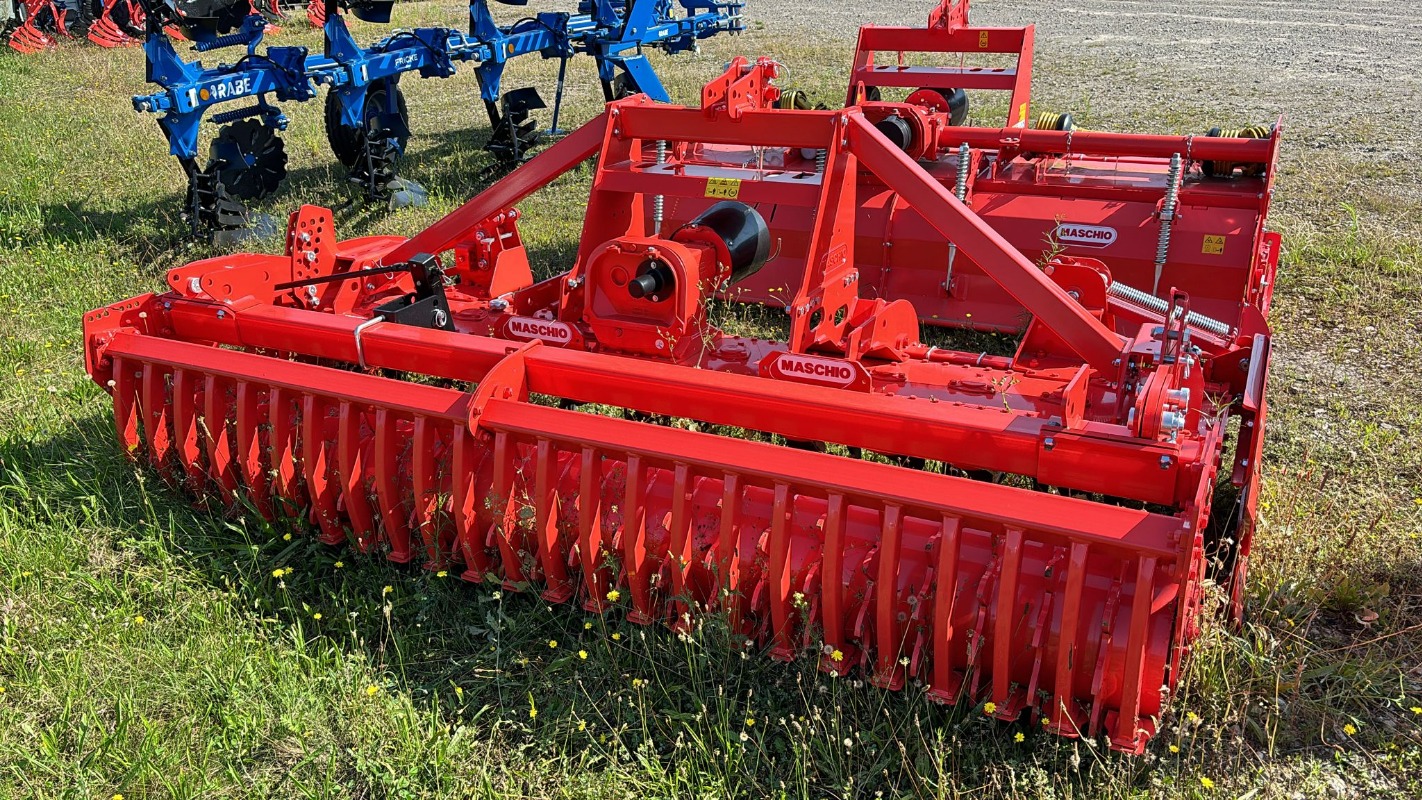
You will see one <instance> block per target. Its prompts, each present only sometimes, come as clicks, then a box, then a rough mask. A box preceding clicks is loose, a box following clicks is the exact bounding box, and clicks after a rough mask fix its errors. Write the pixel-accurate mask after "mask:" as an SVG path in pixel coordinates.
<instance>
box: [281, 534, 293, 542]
mask: <svg viewBox="0 0 1422 800" xmlns="http://www.w3.org/2000/svg"><path fill="white" fill-rule="evenodd" d="M281 540H282V541H283V542H289V541H291V534H289V533H287V534H283V535H282V537H281Z"/></svg>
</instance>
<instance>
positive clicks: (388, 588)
mask: <svg viewBox="0 0 1422 800" xmlns="http://www.w3.org/2000/svg"><path fill="white" fill-rule="evenodd" d="M393 591H395V587H394V586H386V587H385V588H384V589H381V590H380V594H382V595H387V594H390V593H391V592H393Z"/></svg>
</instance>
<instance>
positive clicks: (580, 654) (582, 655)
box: [578, 650, 588, 661]
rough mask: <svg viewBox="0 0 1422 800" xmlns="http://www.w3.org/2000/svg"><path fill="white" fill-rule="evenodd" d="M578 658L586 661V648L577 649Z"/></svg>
mask: <svg viewBox="0 0 1422 800" xmlns="http://www.w3.org/2000/svg"><path fill="white" fill-rule="evenodd" d="M578 658H581V659H582V660H584V661H587V660H588V651H586V650H579V651H578Z"/></svg>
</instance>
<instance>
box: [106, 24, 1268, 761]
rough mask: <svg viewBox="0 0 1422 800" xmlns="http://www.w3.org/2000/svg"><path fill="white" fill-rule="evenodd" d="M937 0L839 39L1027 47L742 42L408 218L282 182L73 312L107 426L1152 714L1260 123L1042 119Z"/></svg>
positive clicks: (1181, 644) (1127, 715) (962, 668)
mask: <svg viewBox="0 0 1422 800" xmlns="http://www.w3.org/2000/svg"><path fill="white" fill-rule="evenodd" d="M966 5H967V4H966V3H965V2H964V3H961V4H958V3H954V2H951V0H950V2H945V4H944V7H943V8H942V9H940V11H939V12H938V13H937V14H936V15H935V19H934V24H933V25H932V26H931V27H930V28H928V29H925V30H885V29H875V28H869V29H866V31H865V34H864V38H863V39H862V40H861V45H864V46H866V47H868V48H870V49H875V48H881V47H886V46H887V47H892V48H893V49H894V50H899V49H904V48H907V49H910V50H913V49H921V50H925V51H929V52H949V53H957V52H965V51H966V52H977V51H979V50H992V49H994V48H998V49H1001V50H1004V51H1008V52H1014V51H1015V52H1018V53H1019V55H1020V58H1019V62H1018V67H1017V69H1016V70H996V71H994V70H986V69H984V70H981V71H972V70H970V69H969V68H966V67H956V68H953V69H934V68H922V67H904V68H901V67H899V66H897V65H891V66H888V67H884V66H876V65H874V64H873V63H872V61H870V60H868V59H866V58H864V57H863V56H861V60H858V63H857V65H856V69H855V73H854V75H855V80H854V86H853V87H852V89H851V99H852V100H853V103H852V104H851V105H850V106H848V107H846V108H844V109H841V110H798V109H781V108H776V107H775V106H776V105H777V101H778V100H781V99H782V98H781V94H780V90H779V89H778V88H777V87H776V86H774V84H773V82H772V81H773V78H774V77H775V74H776V71H777V67H776V65H775V64H774V63H773V62H770V61H766V60H762V61H760V62H757V63H755V64H750V63H746V62H745V61H743V60H738V61H737V62H735V63H733V64H732V66H731V68H730V70H729V71H728V72H727V74H726V75H724V76H723V77H721V78H719V79H717V80H716V81H714V82H712V83H711V84H709V85H708V86H707V87H706V88H705V90H704V93H703V98H702V107H701V108H699V109H697V108H683V107H676V106H659V105H655V104H652V103H650V102H649V101H648V100H647V99H646V98H645V96H635V97H632V98H629V99H625V100H618V101H615V102H613V103H610V104H609V105H608V108H607V110H606V112H605V113H604V114H602V115H601V116H600V117H598V118H597V119H596V120H594V121H593V122H591V123H589V124H588V125H586V126H584V127H583V128H581V129H579V130H578V131H576V132H574V133H573V134H571V135H570V136H568V137H567V138H566V139H564V140H562V141H561V142H559V143H557V144H555V145H553V146H552V147H551V148H549V149H548V150H547V151H545V152H544V153H542V154H540V155H539V156H537V157H536V158H534V159H533V160H532V161H530V162H529V163H527V164H526V165H525V166H523V167H521V168H520V169H518V170H516V171H515V172H514V173H513V174H512V175H510V176H509V177H508V178H506V179H504V180H503V181H501V182H499V183H497V184H495V185H494V186H493V187H491V188H490V189H488V190H487V191H485V192H483V193H482V194H480V195H479V196H477V197H476V198H474V199H473V200H471V201H470V202H469V203H467V204H466V205H465V206H464V207H462V208H461V209H459V210H457V211H455V212H454V213H452V214H451V215H449V216H448V217H446V218H445V219H443V220H441V221H439V222H437V223H436V224H434V225H433V226H431V227H430V228H428V229H427V230H425V231H423V232H421V233H419V234H417V235H416V236H414V237H412V238H410V239H403V238H400V237H388V236H386V237H366V238H361V239H354V240H347V241H340V240H338V239H337V238H336V234H335V231H334V230H333V225H332V217H331V214H330V212H328V211H326V210H324V209H320V208H316V207H311V206H307V207H304V208H302V209H301V210H300V211H298V212H296V213H294V214H293V215H292V217H291V221H290V228H289V231H288V236H287V248H286V252H285V254H283V255H238V256H223V257H218V258H212V259H208V260H205V261H199V262H196V263H193V264H190V265H188V266H185V267H182V268H179V269H175V270H173V271H172V272H170V273H169V275H168V289H167V291H165V292H163V293H161V294H150V295H143V296H140V297H136V298H132V299H130V300H127V301H124V302H122V303H118V304H115V305H112V306H109V307H107V308H103V309H100V310H97V311H95V312H93V313H91V314H89V315H88V317H87V318H86V320H85V338H86V348H87V349H86V357H87V367H88V370H89V372H90V374H91V375H92V376H93V378H94V380H95V381H97V382H98V383H99V384H100V385H102V386H105V387H107V389H108V391H109V392H110V393H111V394H112V395H113V410H114V416H115V421H116V426H117V431H118V436H119V439H120V441H121V443H122V446H123V449H124V452H125V453H127V454H129V455H130V456H131V457H133V458H134V459H137V460H141V461H145V462H147V463H148V464H150V465H151V466H152V468H154V469H155V470H156V471H157V472H158V473H159V474H161V475H162V476H164V477H165V478H166V479H167V480H169V481H170V482H171V483H172V484H174V485H176V486H182V487H185V488H186V489H187V490H188V491H190V492H193V493H195V494H197V495H199V496H201V497H205V498H209V499H210V500H211V501H212V502H213V503H214V504H221V505H224V506H227V507H231V508H237V507H239V506H245V507H248V508H252V509H255V510H256V511H258V512H260V513H261V514H263V515H265V516H267V517H268V518H270V519H277V518H280V517H293V518H296V519H297V520H299V521H309V522H310V524H312V525H314V526H316V527H317V528H318V529H319V532H320V537H321V538H322V539H323V540H324V541H326V542H330V543H332V544H335V543H339V542H350V543H352V544H353V546H355V547H357V548H359V549H361V550H363V551H375V552H383V553H385V554H386V556H387V557H388V558H389V559H391V560H394V561H398V562H405V561H409V560H412V559H416V558H419V559H422V560H423V561H424V562H425V563H427V564H428V565H430V566H431V567H436V568H448V567H450V566H461V567H462V574H463V576H464V577H465V578H466V579H468V580H472V581H488V580H493V581H497V582H500V583H501V584H502V585H504V586H506V587H508V588H510V589H526V590H536V591H538V592H540V593H541V594H542V595H543V596H544V597H546V598H548V599H549V600H550V601H572V600H577V601H579V602H581V603H582V604H583V605H585V606H586V607H587V608H588V609H590V610H593V611H599V612H600V611H604V610H606V609H607V608H608V606H609V605H610V602H609V599H608V597H609V593H610V592H611V591H612V590H613V589H615V588H616V589H619V590H620V593H621V594H622V595H625V596H626V597H627V598H628V599H627V600H626V601H624V602H625V603H627V604H628V605H629V606H630V616H631V618H632V619H633V620H635V621H637V622H641V623H650V622H653V621H657V620H666V621H669V622H671V623H672V624H686V623H687V622H688V621H690V620H694V618H695V615H696V614H697V613H700V612H701V611H702V610H704V609H715V610H721V611H724V612H725V613H727V614H728V615H729V618H730V619H731V621H732V624H733V625H734V626H735V627H736V629H737V630H739V631H741V632H743V633H744V634H746V635H747V636H748V637H750V638H752V639H754V640H755V641H757V642H760V643H761V644H763V645H764V646H766V647H767V648H768V650H769V653H770V654H771V655H772V656H773V657H775V658H780V659H789V658H792V657H795V656H796V655H797V654H804V653H806V652H809V653H812V654H814V657H817V658H820V659H821V665H822V667H823V668H824V669H826V670H832V671H835V672H841V673H843V672H847V671H849V670H850V669H852V668H856V667H857V668H859V669H862V670H863V671H864V672H865V673H866V674H867V675H869V676H870V677H871V679H872V680H873V681H874V682H875V683H876V684H877V685H880V686H884V687H889V688H898V687H901V686H903V685H904V683H905V682H906V681H907V680H910V679H917V680H921V681H923V682H924V683H925V684H926V685H927V686H928V687H929V689H928V691H929V692H930V694H931V695H932V696H933V697H935V698H937V699H940V700H942V701H944V702H948V703H955V702H969V703H978V702H985V701H991V702H992V703H993V704H994V706H995V708H994V713H995V715H996V716H998V717H1001V718H1003V719H1017V718H1019V717H1020V716H1022V715H1024V714H1030V715H1034V716H1036V717H1039V718H1040V719H1041V721H1042V723H1043V724H1044V726H1045V727H1046V728H1047V729H1048V730H1051V731H1054V732H1056V733H1059V734H1061V735H1064V736H1096V735H1099V734H1101V733H1105V734H1106V735H1107V736H1109V739H1110V743H1111V745H1112V746H1113V747H1115V748H1117V749H1120V750H1125V751H1129V752H1141V750H1142V749H1143V748H1144V747H1145V745H1146V742H1147V740H1148V739H1149V738H1150V736H1151V735H1152V734H1153V733H1154V731H1155V729H1156V725H1157V721H1158V718H1159V715H1160V714H1161V713H1162V709H1163V705H1164V704H1165V702H1166V701H1167V699H1168V697H1169V695H1170V694H1171V691H1172V689H1173V687H1174V686H1175V685H1176V683H1177V681H1178V680H1179V676H1180V670H1181V667H1182V659H1183V658H1184V657H1185V656H1186V654H1187V652H1188V649H1189V646H1190V643H1191V642H1192V641H1193V640H1194V639H1195V638H1196V636H1197V635H1198V631H1199V627H1198V623H1199V618H1200V610H1201V606H1202V601H1203V596H1204V586H1205V580H1206V576H1207V573H1212V574H1213V575H1214V576H1216V577H1217V579H1218V580H1219V581H1220V582H1221V583H1222V585H1223V586H1225V587H1226V589H1227V591H1228V592H1229V598H1230V601H1231V604H1232V606H1233V608H1234V610H1235V612H1236V613H1237V612H1238V609H1239V605H1240V602H1241V588H1242V583H1243V576H1244V571H1245V567H1246V565H1247V562H1248V555H1249V547H1250V539H1251V533H1252V530H1253V526H1254V509H1255V495H1256V486H1257V482H1258V476H1259V456H1260V449H1261V444H1262V437H1263V428H1264V422H1265V413H1266V403H1265V398H1264V385H1265V376H1266V370H1267V365H1268V360H1269V342H1270V334H1269V329H1268V326H1267V324H1266V323H1265V313H1266V312H1267V310H1268V305H1269V299H1270V293H1271V288H1272V283H1273V281H1272V278H1273V276H1274V271H1275V267H1276V263H1277V258H1278V255H1279V241H1278V238H1277V237H1276V236H1274V235H1272V234H1268V233H1265V232H1264V228H1263V222H1264V217H1265V213H1266V209H1267V205H1268V200H1269V197H1270V193H1271V183H1272V176H1273V172H1274V163H1275V159H1276V155H1277V152H1278V145H1279V135H1278V131H1277V129H1275V130H1273V131H1267V136H1266V137H1265V138H1240V137H1221V136H1200V137H1190V136H1139V135H1126V134H1108V133H1088V132H1080V131H1072V130H1030V129H1028V128H1027V127H1026V126H1025V125H1024V124H1023V123H1024V122H1025V121H1026V120H1027V119H1029V117H1028V110H1029V108H1028V102H1029V101H1028V95H1027V89H1026V87H1027V83H1026V78H1027V76H1026V75H1025V72H1026V71H1027V70H1028V69H1030V58H1029V54H1028V51H1027V48H1028V47H1029V46H1030V40H1031V29H1030V28H1027V29H976V28H969V27H966V20H965V18H964V16H963V14H964V12H965V10H966ZM878 37H885V38H884V39H883V41H882V42H881V41H879V40H878ZM980 45H981V47H980ZM910 83H911V84H912V85H913V86H915V87H928V88H931V89H943V90H947V89H958V88H962V87H965V86H966V87H968V88H972V89H983V88H1003V89H1005V90H1007V91H1011V92H1013V95H1014V96H1013V103H1012V109H1013V111H1012V119H1011V120H1009V127H1003V128H976V127H960V126H954V125H951V124H950V123H951V121H952V117H953V113H954V110H953V109H952V108H950V107H949V106H950V105H952V104H951V103H950V102H947V100H948V99H950V98H951V97H953V96H954V95H955V93H954V92H951V91H935V92H933V93H932V94H931V95H930V94H924V93H916V94H915V95H914V96H913V97H911V98H910V100H909V101H905V102H885V101H871V100H866V99H863V98H864V97H865V96H866V95H869V94H870V92H869V89H870V87H873V86H876V85H886V86H890V87H892V86H895V85H899V86H902V85H906V84H910ZM915 98H916V99H915ZM1062 127H1068V128H1069V126H1062ZM595 155H596V156H597V169H596V174H595V177H594V179H593V184H592V190H591V197H590V198H589V201H588V205H587V214H586V221H585V223H584V228H583V233H582V238H581V244H580V247H579V249H578V253H577V256H576V258H575V259H574V261H573V263H572V264H571V265H570V266H569V268H568V270H567V271H566V272H563V273H562V274H559V275H557V276H555V277H552V278H549V279H546V280H541V281H535V280H534V278H533V275H532V272H531V270H530V267H529V260H528V257H527V254H526V252H525V249H524V245H523V242H522V239H521V238H520V234H519V227H520V225H525V224H526V221H525V220H524V219H523V218H522V217H521V215H520V214H519V212H518V211H516V210H514V208H513V206H514V204H516V203H518V202H519V201H521V200H522V199H523V198H525V197H527V196H528V195H529V194H530V193H532V192H533V191H535V190H537V189H539V188H540V187H544V186H547V185H548V184H549V183H550V182H551V181H553V180H554V179H555V178H556V177H557V176H559V175H561V174H563V173H565V172H567V171H569V170H571V169H573V168H575V167H577V166H578V165H579V164H581V163H582V162H584V161H585V160H587V159H588V158H590V157H593V156H595ZM718 298H719V299H718ZM725 300H740V301H744V302H758V303H768V304H772V305H775V306H779V307H783V308H784V309H785V311H786V314H787V320H788V331H787V334H786V336H785V337H784V339H785V340H784V341H771V340H766V339H764V338H754V337H745V336H737V335H733V334H731V333H728V332H725V331H723V330H720V329H718V327H717V326H716V325H715V324H713V322H712V318H713V316H716V315H715V314H713V313H712V311H711V309H713V308H715V307H717V304H718V303H721V302H723V301H725ZM926 326H934V327H945V328H986V329H991V330H998V331H1001V330H1015V331H1021V332H1022V333H1021V339H1020V343H1019V345H1018V347H1017V350H1016V353H1015V355H1012V356H1010V357H1009V356H999V355H987V354H981V353H978V352H960V351H957V350H953V349H949V348H946V347H943V346H930V345H929V344H925V343H924V341H925V338H929V339H933V338H935V337H937V338H939V339H941V338H942V337H943V336H944V335H945V332H942V331H937V330H927V329H926ZM411 375H423V376H427V377H430V378H435V379H437V380H422V381H419V382H412V381H408V380H404V378H406V377H407V376H411ZM608 409H613V410H614V412H613V413H612V414H609V413H608ZM618 409H620V410H622V414H621V415H618V414H617V413H616V411H615V410H618ZM1236 419H1237V420H1238V427H1237V428H1234V427H1233V425H1234V423H1235V420H1236ZM1231 430H1234V431H1237V433H1235V434H1234V436H1235V441H1234V442H1233V443H1232V446H1231V445H1230V443H1229V441H1228V440H1230V439H1231Z"/></svg>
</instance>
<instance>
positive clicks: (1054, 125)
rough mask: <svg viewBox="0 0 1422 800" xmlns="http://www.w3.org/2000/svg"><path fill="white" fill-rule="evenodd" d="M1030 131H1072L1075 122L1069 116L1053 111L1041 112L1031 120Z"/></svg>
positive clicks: (1075, 128)
mask: <svg viewBox="0 0 1422 800" xmlns="http://www.w3.org/2000/svg"><path fill="white" fill-rule="evenodd" d="M1032 129H1033V130H1037V131H1074V130H1078V128H1077V127H1076V120H1074V119H1072V116H1071V115H1070V114H1058V113H1056V112H1053V111H1043V112H1042V113H1040V114H1038V115H1037V118H1036V119H1034V120H1032Z"/></svg>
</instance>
